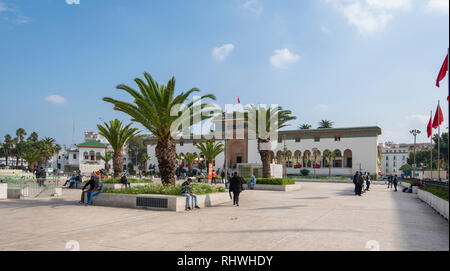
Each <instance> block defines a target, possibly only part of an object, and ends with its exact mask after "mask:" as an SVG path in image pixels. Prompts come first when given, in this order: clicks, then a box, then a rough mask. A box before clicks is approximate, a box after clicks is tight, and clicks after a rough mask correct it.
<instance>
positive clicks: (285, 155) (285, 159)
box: [283, 136, 287, 178]
mask: <svg viewBox="0 0 450 271" xmlns="http://www.w3.org/2000/svg"><path fill="white" fill-rule="evenodd" d="M283 142H284V143H283V155H284V177H285V178H287V147H286V139H285V137H284V136H283Z"/></svg>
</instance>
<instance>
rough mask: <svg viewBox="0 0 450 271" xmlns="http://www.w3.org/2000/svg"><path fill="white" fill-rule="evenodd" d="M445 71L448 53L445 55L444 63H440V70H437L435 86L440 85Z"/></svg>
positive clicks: (446, 69)
mask: <svg viewBox="0 0 450 271" xmlns="http://www.w3.org/2000/svg"><path fill="white" fill-rule="evenodd" d="M447 71H448V54H447V57H446V58H445V61H444V64H442V67H441V70H440V71H439V75H438V78H437V80H436V86H437V87H440V82H441V81H442V79H444V78H445V75H446V74H447ZM447 100H448V98H447Z"/></svg>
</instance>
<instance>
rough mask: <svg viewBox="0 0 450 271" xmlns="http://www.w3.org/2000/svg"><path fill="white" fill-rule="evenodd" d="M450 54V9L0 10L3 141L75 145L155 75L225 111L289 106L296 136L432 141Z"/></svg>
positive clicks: (437, 4)
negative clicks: (303, 127) (365, 132)
mask: <svg viewBox="0 0 450 271" xmlns="http://www.w3.org/2000/svg"><path fill="white" fill-rule="evenodd" d="M448 47H449V0H302V1H298V0H283V1H280V0H214V1H211V0H169V1H153V0H151V1H149V0H133V1H127V0H0V140H2V139H3V136H4V135H5V134H6V133H10V134H15V130H16V129H17V128H19V127H21V128H24V129H25V130H26V131H27V132H28V134H30V133H31V132H32V131H36V132H38V133H39V135H40V136H41V137H44V136H48V137H53V138H55V139H56V141H57V143H59V144H61V145H70V144H73V143H80V142H81V141H82V140H83V133H84V132H85V131H96V130H97V128H96V125H97V124H98V123H101V122H103V121H109V120H112V119H114V118H118V119H120V120H123V121H125V122H129V121H130V118H129V117H128V116H127V115H125V114H123V113H121V112H117V111H114V110H113V109H112V105H111V104H109V103H106V102H103V101H102V98H103V97H106V96H108V97H113V98H115V99H119V100H127V101H131V100H130V98H129V96H128V95H127V94H126V93H124V92H123V91H120V90H117V89H116V86H117V85H118V84H122V83H123V84H127V85H130V86H132V87H136V85H135V84H134V82H133V79H134V78H136V77H141V78H142V77H143V72H145V71H146V72H148V73H150V74H151V75H152V76H153V78H154V79H155V80H156V81H158V82H159V83H160V84H165V83H167V81H168V80H169V79H170V78H171V77H172V76H174V77H175V78H176V89H177V92H178V93H179V92H182V91H186V90H189V89H191V88H193V87H197V88H199V89H200V90H201V93H202V94H206V93H212V94H214V95H216V97H217V103H218V104H219V105H220V106H222V107H225V104H234V103H237V97H239V98H240V100H241V103H242V104H250V103H253V104H279V105H281V106H282V107H283V108H285V109H290V110H292V112H293V115H295V116H297V120H295V121H292V122H291V126H290V127H288V128H289V129H295V128H296V127H297V126H298V125H299V124H303V123H308V124H311V125H312V126H313V127H317V123H318V122H319V121H320V120H322V119H327V120H332V121H334V123H335V127H353V126H372V125H377V126H380V127H381V128H382V133H383V134H382V135H381V136H380V139H379V141H380V142H384V141H394V142H398V143H400V142H402V143H403V142H405V143H409V142H413V137H412V135H410V133H409V131H410V130H411V129H419V130H421V131H422V134H421V135H419V136H418V138H417V141H418V142H428V139H427V137H426V125H427V123H428V120H429V116H430V111H431V110H433V111H435V110H436V107H437V103H438V100H441V104H442V109H443V111H444V115H445V116H447V115H448V103H447V102H446V98H447V95H448V80H447V77H446V78H445V79H444V80H443V81H442V84H441V88H437V87H436V86H435V82H436V78H437V75H438V72H439V70H440V68H441V66H442V63H443V61H444V58H445V56H446V54H447V49H448ZM433 114H434V112H433ZM136 127H138V128H142V127H141V126H139V125H136ZM442 127H443V130H446V129H447V127H448V124H447V120H446V123H445V124H444V126H442ZM142 130H143V132H142V133H144V134H145V133H148V132H147V131H145V129H143V128H142Z"/></svg>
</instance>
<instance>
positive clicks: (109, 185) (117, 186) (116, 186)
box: [103, 183, 151, 190]
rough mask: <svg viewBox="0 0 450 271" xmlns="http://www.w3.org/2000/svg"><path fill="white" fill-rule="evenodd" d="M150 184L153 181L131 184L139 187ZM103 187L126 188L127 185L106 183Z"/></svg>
mask: <svg viewBox="0 0 450 271" xmlns="http://www.w3.org/2000/svg"><path fill="white" fill-rule="evenodd" d="M149 184H151V183H132V184H130V186H131V187H139V186H147V185H149ZM103 188H109V189H114V190H118V189H122V188H125V185H123V184H121V183H104V184H103Z"/></svg>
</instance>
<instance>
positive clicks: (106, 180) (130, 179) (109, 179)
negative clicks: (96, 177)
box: [102, 178, 153, 184]
mask: <svg viewBox="0 0 450 271" xmlns="http://www.w3.org/2000/svg"><path fill="white" fill-rule="evenodd" d="M102 182H103V183H109V184H120V178H108V179H102ZM128 182H129V183H153V181H152V180H151V179H144V178H142V179H133V178H128Z"/></svg>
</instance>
